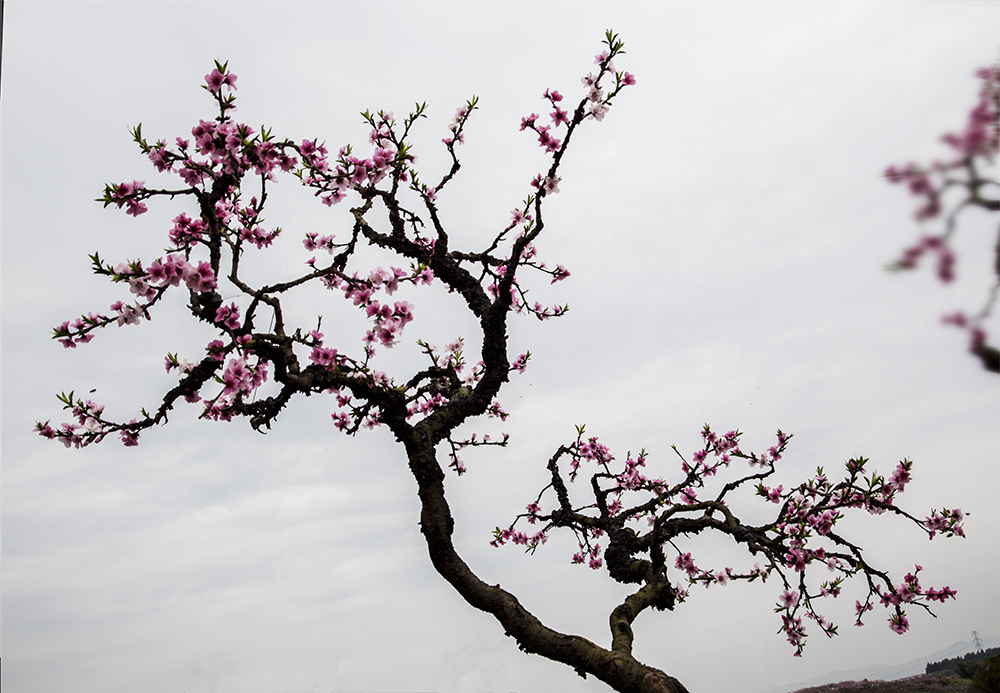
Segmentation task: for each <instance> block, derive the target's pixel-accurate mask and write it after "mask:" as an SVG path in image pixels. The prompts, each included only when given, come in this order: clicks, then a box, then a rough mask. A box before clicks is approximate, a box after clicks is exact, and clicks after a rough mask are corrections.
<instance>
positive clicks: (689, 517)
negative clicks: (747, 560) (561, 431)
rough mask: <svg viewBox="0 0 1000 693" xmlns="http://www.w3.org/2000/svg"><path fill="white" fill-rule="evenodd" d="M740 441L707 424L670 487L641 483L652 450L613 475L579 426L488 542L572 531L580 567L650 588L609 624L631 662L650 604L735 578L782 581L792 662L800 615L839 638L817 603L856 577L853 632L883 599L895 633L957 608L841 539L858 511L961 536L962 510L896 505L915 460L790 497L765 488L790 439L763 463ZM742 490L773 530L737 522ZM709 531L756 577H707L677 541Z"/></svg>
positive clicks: (540, 539) (944, 591)
mask: <svg viewBox="0 0 1000 693" xmlns="http://www.w3.org/2000/svg"><path fill="white" fill-rule="evenodd" d="M742 435H743V434H742V433H740V432H739V431H729V432H728V433H726V434H724V435H721V436H720V435H718V434H717V433H715V432H714V431H712V430H711V428H710V427H709V426H707V425H706V426H705V428H704V430H703V431H702V438H703V443H704V445H703V446H702V447H701V448H699V449H698V450H696V451H695V452H694V454H693V455H691V458H690V461H688V459H686V458H684V457H683V456H680V453H679V452H678V455H679V456H680V457H681V464H680V475H679V477H678V480H677V481H676V482H674V483H669V482H668V481H666V480H664V479H662V478H650V477H648V476H646V475H645V474H644V473H643V470H644V469H645V468H646V462H647V455H646V453H645V451H642V452H640V453H639V454H638V455H635V456H633V455H632V454H631V453H629V454H628V455H626V459H625V461H624V463H623V464H622V465H620V466H618V465H615V460H614V457H613V456H612V455H611V453H610V451H609V450H608V448H607V447H606V446H604V445H603V444H601V443H600V441H599V440H598V439H597V438H595V437H591V438H585V437H584V427H583V426H578V427H577V437H576V440H575V441H574V442H573V443H572V444H570V445H564V446H561V447H560V448H559V449H558V450H557V451H556V453H555V454H554V455H553V456H552V458H551V459H550V460H549V462H548V470H549V473H550V476H551V481H550V482H549V484H548V485H547V486H545V488H543V489H542V491H541V492H540V493H539V494H538V496H537V497H536V498H535V500H534V501H532V502H531V503H529V504H528V506H527V508H526V510H527V512H525V513H521V514H520V515H518V516H517V518H516V519H515V520H514V522H513V523H512V524H511V525H510V526H509V527H507V528H506V529H500V528H499V527H498V528H497V529H496V530H495V532H494V538H493V540H492V541H491V542H490V543H491V544H492V545H493V546H496V547H499V546H502V545H504V544H506V543H508V542H509V543H512V544H519V545H523V546H525V547H526V549H527V550H528V551H532V552H533V551H534V550H535V549H537V548H538V547H539V546H541V545H542V544H544V543H545V542H546V540H547V539H548V535H549V533H550V532H551V531H552V530H554V529H556V528H567V529H569V530H570V531H572V532H573V533H574V534H575V535H576V537H577V540H578V543H579V548H580V550H579V552H577V553H575V554H574V555H573V557H572V561H571V562H572V563H577V564H587V565H589V566H590V568H592V569H594V570H598V569H600V568H601V567H603V566H604V565H605V561H606V566H607V571H608V574H609V575H610V577H611V578H613V579H614V580H616V581H618V582H620V583H622V584H639V585H641V588H640V589H639V591H638V592H636V593H634V594H633V595H632V597H630V598H629V599H630V600H632V602H629V601H628V600H626V602H625V603H624V604H622V605H621V606H619V607H617V609H616V610H615V611H614V612H613V613H612V615H611V629H612V636H613V639H614V642H615V643H617V645H616V646H617V647H619V648H620V649H621V650H622V651H623V652H627V653H628V652H631V646H632V636H631V630H630V628H626V627H625V626H627V625H630V624H631V622H632V621H633V620H634V619H635V617H636V616H638V614H639V612H641V611H642V610H643V609H645V608H647V607H649V606H652V607H654V608H656V609H660V610H662V609H670V610H672V609H673V608H674V606H675V604H676V603H679V602H683V601H685V599H687V598H688V596H689V587H690V586H691V585H695V584H703V585H704V586H705V587H708V586H710V585H725V584H727V583H728V582H729V581H730V580H746V581H749V582H753V581H755V580H757V579H760V580H761V581H766V580H767V579H768V577H771V576H772V575H776V576H777V578H778V580H780V581H781V583H782V588H783V590H782V592H781V593H780V594H779V596H778V600H777V608H776V609H775V611H776V612H778V613H779V614H780V616H781V628H780V631H782V632H784V633H785V635H786V637H787V639H788V641H789V642H790V643H791V644H792V645H793V646H794V647H795V656H800V655H801V654H802V648H803V646H804V644H805V638H806V629H805V626H804V625H803V622H802V617H803V616H805V617H807V618H810V619H812V620H813V621H815V622H816V624H817V625H818V627H819V628H820V630H821V632H823V633H825V634H826V635H828V636H833V635H835V634H836V633H837V627H836V626H835V625H833V624H832V623H830V622H829V621H827V620H826V618H825V617H824V616H823V615H822V614H820V613H819V612H818V611H817V606H816V603H815V602H816V600H819V599H823V598H826V597H831V598H835V597H837V596H839V595H840V593H841V586H842V584H843V583H844V581H845V580H846V579H848V578H852V577H859V578H862V579H863V580H864V581H865V582H866V586H867V590H868V592H867V596H866V597H865V599H864V603H863V604H862V603H861V602H860V601H859V602H858V605H857V618H856V620H855V623H856V625H862V622H861V616H862V614H863V613H864V612H865V611H870V610H871V609H872V604H873V602H874V601H876V600H878V601H879V602H880V603H881V604H882V605H883V606H885V607H887V608H889V610H890V615H889V617H888V621H889V626H890V628H891V629H892V630H893V631H895V632H897V633H904V632H906V630H907V629H908V628H909V621H908V620H907V616H906V612H905V611H903V605H905V604H912V605H913V606H916V607H921V608H923V609H925V610H927V611H930V608H929V603H930V602H934V601H941V602H943V601H945V600H946V599H949V598H954V596H955V591H954V590H952V589H951V588H949V587H943V588H941V589H934V588H927V589H924V588H923V587H921V585H920V582H919V579H918V578H917V576H916V575H917V573H919V571H920V570H921V569H922V568H921V567H920V566H919V565H918V566H917V567H916V569H915V571H914V572H913V573H911V574H908V575H907V576H906V577H905V578H904V580H903V581H902V583H900V584H898V585H896V584H894V583H893V582H892V580H891V578H890V577H889V575H888V574H886V573H885V572H883V571H881V570H878V569H877V568H875V567H874V566H873V565H872V564H871V563H869V562H868V560H867V558H866V557H865V555H864V549H863V548H862V547H861V546H860V545H859V544H858V543H855V542H852V541H850V540H848V539H846V538H844V537H843V536H841V535H840V534H839V533H837V532H836V531H835V528H836V525H837V523H838V522H839V521H840V520H841V519H842V518H843V517H844V515H845V513H847V512H850V511H851V510H858V509H860V510H865V511H867V512H868V513H870V514H873V515H881V514H883V513H887V512H888V513H891V514H895V515H898V516H901V517H903V518H906V519H907V520H909V521H910V522H912V523H914V524H916V525H917V526H918V527H920V528H921V529H922V530H923V531H924V532H925V533H926V534H927V535H928V537H930V538H933V537H934V536H935V534H938V533H942V534H945V535H946V536H954V535H959V536H964V533H963V529H962V521H963V519H964V516H963V514H962V511H961V510H958V509H954V510H948V509H943V510H941V511H936V510H934V511H931V514H930V516H928V517H926V518H925V519H924V520H920V519H919V518H917V517H915V516H913V515H911V514H909V513H908V512H906V511H905V510H903V509H901V508H900V507H899V506H898V505H897V504H896V498H897V496H898V495H900V494H901V493H902V492H903V490H904V488H905V487H906V485H907V484H908V483H909V481H910V471H911V469H912V466H913V464H912V462H910V461H909V460H903V461H902V462H900V463H899V464H898V465H897V466H896V468H895V470H894V471H893V473H892V475H891V476H889V477H888V478H886V477H884V476H881V475H879V474H878V473H876V472H871V473H870V475H868V476H866V469H865V468H866V465H867V464H868V460H867V459H865V458H856V459H852V460H849V461H848V462H847V464H846V474H845V476H844V478H843V479H842V480H841V481H839V482H837V483H833V482H831V481H830V479H829V478H828V476H827V475H826V474H825V473H824V471H823V469H822V468H819V469H817V470H816V476H815V477H813V478H811V479H808V480H807V481H805V482H803V483H801V484H799V485H798V486H795V487H793V488H789V489H787V490H786V489H785V488H784V487H783V486H782V485H778V486H777V487H769V486H766V485H765V481H766V480H767V479H768V478H769V477H771V476H772V475H773V474H774V473H775V465H776V463H777V462H778V461H779V460H781V459H782V456H783V455H784V453H785V448H786V447H787V445H788V443H789V440H790V439H791V435H786V434H785V433H782V432H781V431H778V433H777V441H776V442H775V444H774V445H772V446H771V447H769V448H768V449H767V450H766V451H764V452H761V453H759V454H758V453H754V452H750V453H747V452H744V451H743V450H741V449H740V444H739V443H740V438H741V436H742ZM675 450H676V448H675ZM561 460H566V461H567V462H568V467H569V470H568V472H566V471H565V470H564V469H561V468H560V461H561ZM742 464H746V465H747V466H748V467H749V471H743V472H742V473H741V472H739V471H738V470H737V466H738V465H742ZM586 468H591V469H594V468H596V471H594V472H593V473H589V480H590V483H589V490H590V492H591V494H590V495H591V496H592V499H593V502H591V503H589V504H586V505H575V504H574V503H573V502H572V500H571V497H570V493H569V486H568V484H567V482H568V483H569V484H572V483H573V482H574V481H576V479H577V478H578V477H579V475H580V474H581V473H583V472H584V470H585V469H586ZM723 472H728V474H729V475H730V476H735V478H733V479H731V480H730V481H728V482H726V483H724V484H722V483H721V482H719V483H717V484H716V485H717V486H721V487H720V488H719V489H718V490H717V491H713V492H712V493H709V492H708V491H707V489H708V488H710V487H711V486H712V484H711V481H710V480H714V479H716V478H718V476H719V475H721V474H722V473H723ZM742 487H751V488H754V489H755V490H756V495H757V496H759V497H761V498H763V499H764V500H765V502H770V503H773V504H775V505H777V506H778V510H777V513H776V515H775V517H774V519H773V520H770V521H769V522H766V523H764V524H759V525H752V524H746V523H744V522H742V521H741V520H740V519H739V517H738V516H737V514H736V510H735V508H734V506H733V500H732V498H731V496H732V494H733V493H734V492H736V491H738V490H739V489H741V488H742ZM550 491H551V493H550ZM552 496H554V498H553V497H552ZM545 499H549V500H550V503H551V509H549V510H543V508H542V503H543V501H544V500H545ZM522 519H523V520H525V521H527V523H528V524H529V525H536V526H537V525H540V527H539V528H538V529H537V530H536V529H532V530H529V531H523V530H518V529H516V524H517V523H518V521H520V520H522ZM708 530H714V531H717V532H721V533H723V534H727V535H729V536H730V537H731V538H732V539H733V541H735V542H736V543H737V544H742V545H744V546H746V548H747V550H748V551H749V553H750V554H751V555H753V556H758V557H759V558H760V560H759V561H758V562H756V563H755V564H754V566H753V568H748V569H744V570H742V571H737V570H734V569H733V568H732V567H726V568H724V569H707V568H701V567H698V565H696V564H695V560H694V558H693V557H692V554H691V553H690V552H685V551H683V550H682V549H681V548H678V546H677V544H676V543H675V542H677V541H679V540H682V539H685V538H689V537H693V536H695V535H697V534H700V533H701V532H704V531H708ZM601 538H606V541H607V548H606V549H605V550H604V553H603V558H602V554H601V544H600V543H598V542H597V540H598V539H601ZM668 551H669V552H670V553H672V554H673V561H671V560H670V559H671V556H668ZM762 564H763V565H762ZM815 565H823V566H824V567H826V568H827V569H828V571H829V572H831V573H833V574H834V576H833V577H832V578H831V579H827V580H823V581H810V582H807V580H806V575H807V572H808V569H809V567H810V566H815ZM672 570H676V571H677V575H675V576H674V577H675V578H676V577H678V576H679V577H681V580H679V581H677V580H671V571H672ZM626 615H627V618H626ZM622 619H625V620H627V623H624V622H623V620H622Z"/></svg>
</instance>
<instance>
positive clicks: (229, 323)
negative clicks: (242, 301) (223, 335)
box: [215, 303, 240, 330]
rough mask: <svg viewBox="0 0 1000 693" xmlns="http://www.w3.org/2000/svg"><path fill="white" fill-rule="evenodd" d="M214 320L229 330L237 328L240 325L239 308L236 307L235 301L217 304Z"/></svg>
mask: <svg viewBox="0 0 1000 693" xmlns="http://www.w3.org/2000/svg"><path fill="white" fill-rule="evenodd" d="M215 322H217V323H221V324H223V325H225V326H226V327H228V328H229V329H230V330H235V329H237V328H238V327H239V326H240V309H239V308H237V307H236V304H235V303H230V304H229V305H228V306H219V309H218V310H217V311H216V312H215Z"/></svg>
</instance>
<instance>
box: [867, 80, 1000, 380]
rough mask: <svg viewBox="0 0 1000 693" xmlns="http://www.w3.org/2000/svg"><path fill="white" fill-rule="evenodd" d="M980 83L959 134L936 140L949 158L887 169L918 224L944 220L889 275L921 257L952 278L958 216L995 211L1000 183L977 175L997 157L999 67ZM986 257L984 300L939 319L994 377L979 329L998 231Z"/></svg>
mask: <svg viewBox="0 0 1000 693" xmlns="http://www.w3.org/2000/svg"><path fill="white" fill-rule="evenodd" d="M976 77H978V78H979V79H980V80H982V84H981V85H980V89H979V100H978V101H977V103H976V105H975V107H974V108H973V109H972V111H970V112H969V118H968V122H967V123H966V126H965V130H964V131H962V132H961V133H948V134H946V135H944V136H943V137H942V138H941V139H942V140H943V141H944V142H945V144H947V145H948V146H950V147H951V148H952V149H953V150H954V151H955V156H954V158H952V159H950V160H948V161H945V162H940V161H935V162H934V163H932V164H931V165H930V166H918V165H917V164H915V163H909V164H906V165H905V166H902V167H897V166H890V167H888V168H887V169H886V170H885V176H886V178H888V179H889V181H890V182H891V183H905V184H906V186H907V187H908V188H909V190H910V193H911V194H912V195H914V196H915V197H917V198H919V199H920V200H921V205H920V207H919V208H918V209H917V211H916V212H915V214H914V216H916V218H917V220H918V221H927V220H931V219H937V218H939V217H941V216H942V214H943V216H944V229H943V230H942V231H941V232H939V233H936V234H928V235H925V236H922V237H921V238H920V240H918V241H917V242H916V243H915V244H914V245H912V246H911V247H909V248H907V249H906V250H905V251H904V252H903V255H902V257H900V258H899V259H898V260H896V261H895V262H894V263H892V264H891V265H889V269H890V270H909V269H914V268H915V267H916V266H917V264H918V262H919V261H920V259H921V258H922V257H923V256H924V255H929V256H932V257H934V259H935V261H936V265H937V276H938V279H940V280H941V281H942V282H944V283H949V282H951V281H952V280H953V279H954V278H955V262H956V257H955V252H954V250H952V245H951V243H952V240H953V238H954V235H955V231H956V225H957V220H958V216H959V214H960V213H961V212H962V211H964V210H966V209H968V208H971V207H978V208H980V209H985V210H987V211H989V212H997V211H1000V181H997V180H996V179H995V178H990V177H988V176H986V175H984V173H983V169H984V168H987V167H988V166H990V165H992V164H993V163H994V161H995V159H996V155H997V152H1000V64H997V65H994V66H992V67H985V68H982V69H980V70H978V71H977V72H976ZM949 190H955V191H957V192H958V194H959V197H958V198H957V202H955V203H954V205H953V206H952V207H951V209H950V210H949V211H947V212H945V201H944V198H945V196H946V194H947V193H948V191H949ZM990 252H991V253H992V254H993V258H994V260H993V272H994V274H995V280H994V282H993V284H992V285H991V286H990V288H989V289H988V290H987V293H986V299H985V301H984V303H983V305H982V306H981V307H980V309H979V310H978V311H977V312H976V313H974V314H973V315H967V314H966V313H965V312H963V311H956V312H954V313H951V314H949V315H945V316H944V317H943V318H942V322H944V323H945V324H948V325H954V326H956V327H959V328H961V329H964V330H966V331H967V332H968V333H969V351H971V352H972V353H973V354H974V355H975V356H976V357H977V358H979V359H980V361H981V362H982V364H983V367H984V368H986V369H987V370H989V371H992V372H994V373H1000V351H997V348H996V347H995V346H993V345H990V344H988V343H987V342H988V337H989V335H988V334H987V332H986V328H985V323H986V321H987V320H988V318H989V317H990V315H992V313H993V308H994V306H995V305H996V302H997V295H998V293H1000V228H998V233H997V237H996V239H995V243H994V245H993V247H992V248H990Z"/></svg>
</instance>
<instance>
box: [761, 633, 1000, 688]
mask: <svg viewBox="0 0 1000 693" xmlns="http://www.w3.org/2000/svg"><path fill="white" fill-rule="evenodd" d="M982 646H983V648H984V649H989V648H993V647H1000V638H982ZM975 649H976V648H975V646H974V644H973V642H972V641H971V640H968V641H964V642H957V643H955V644H954V645H952V646H951V647H949V648H946V649H944V650H941V651H939V652H934V653H932V654H929V655H926V656H924V657H920V658H918V659H914V660H911V661H909V662H906V663H904V664H897V665H891V664H886V665H874V666H868V667H863V668H860V669H851V670H849V671H831V672H830V673H828V674H824V675H823V676H818V677H816V678H814V679H812V680H810V681H802V682H800V683H794V684H788V685H785V686H780V687H779V688H774V689H772V690H771V691H769V692H768V693H792V692H793V691H799V690H801V689H803V688H816V687H819V686H824V685H826V684H828V683H837V682H839V681H861V680H863V679H869V680H880V681H895V680H897V679H902V678H908V677H911V676H919V675H921V674H923V673H925V670H926V667H927V664H928V663H930V662H939V661H941V660H943V659H952V658H954V657H963V656H965V655H966V654H968V653H970V652H973V651H974V650H975Z"/></svg>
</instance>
